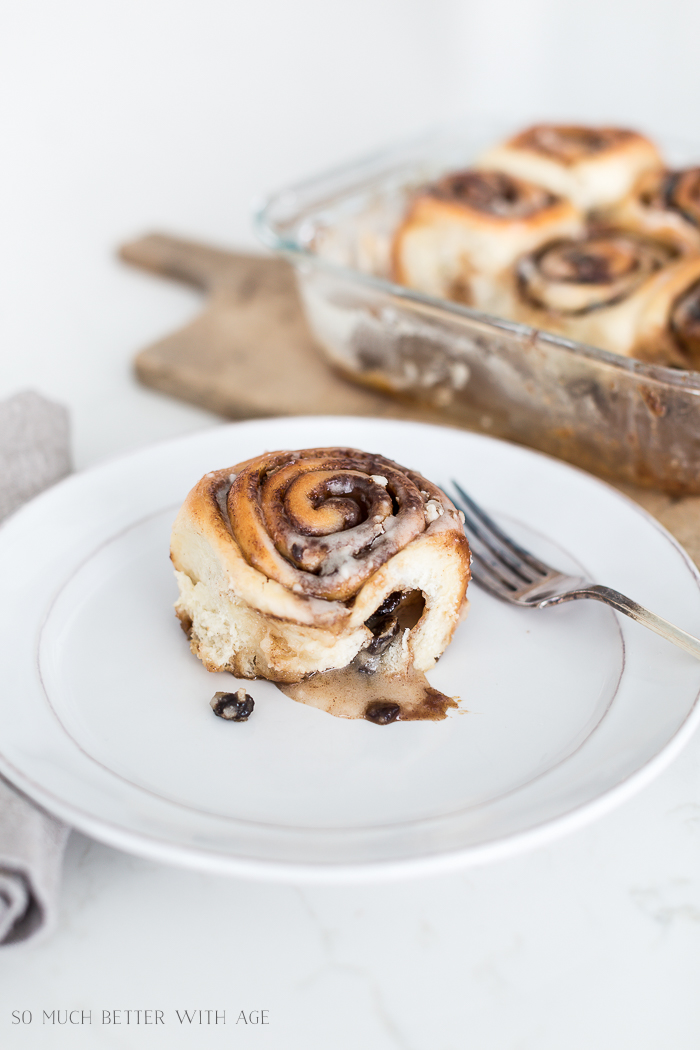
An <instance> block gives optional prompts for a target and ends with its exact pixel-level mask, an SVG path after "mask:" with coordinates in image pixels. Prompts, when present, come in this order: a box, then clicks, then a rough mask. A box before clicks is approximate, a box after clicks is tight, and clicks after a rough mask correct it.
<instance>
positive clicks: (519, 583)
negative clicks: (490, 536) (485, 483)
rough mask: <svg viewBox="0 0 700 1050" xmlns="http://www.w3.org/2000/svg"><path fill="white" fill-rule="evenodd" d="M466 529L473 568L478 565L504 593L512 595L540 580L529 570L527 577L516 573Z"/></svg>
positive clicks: (537, 575) (539, 577)
mask: <svg viewBox="0 0 700 1050" xmlns="http://www.w3.org/2000/svg"><path fill="white" fill-rule="evenodd" d="M465 519H466V515H465ZM466 528H467V529H468V530H469V531H468V535H469V546H470V548H471V552H472V558H473V564H474V566H476V565H477V564H478V566H480V567H481V568H482V569H483V570H484V572H486V573H488V575H489V578H493V579H494V580H495V581H496V582H497V583H498V585H499V586H503V587H504V588H505V590H506V591H508V592H509V593H511V594H512V593H513V592H515V591H519V590H522V588H523V586H524V585H525V586H527V585H528V584H531V583H533V582H536V581H537V580H540V579H541V576H540V575H539V574H536V573H534V571H533V570H529V575H526V574H525V573H524V572H516V571H515V570H514V569H512V568H511V566H510V564H509V563H508V562H507V561H505V560H504V558H502V557H501V556H500V555H497V554H494V553H493V551H492V550H491V549H490V547H487V546H486V544H485V543H484V542H483V540H482V539H481V538H480V537H479V536H477V535H476V534H474V535H472V532H473V530H471V529H470V528H469V524H468V523H467V526H466Z"/></svg>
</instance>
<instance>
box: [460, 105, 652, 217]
mask: <svg viewBox="0 0 700 1050" xmlns="http://www.w3.org/2000/svg"><path fill="white" fill-rule="evenodd" d="M662 166H663V162H662V159H661V156H660V154H659V152H658V150H657V148H656V146H654V144H653V143H652V142H650V141H649V139H647V138H645V137H644V136H643V135H639V134H638V133H637V132H635V131H628V130H626V129H625V128H612V127H584V126H579V125H569V124H536V125H534V126H533V127H531V128H528V129H527V130H526V131H522V132H521V133H520V134H518V135H515V136H514V137H513V138H511V139H509V140H508V141H507V142H504V143H503V144H502V145H500V146H496V147H494V148H493V149H490V150H488V151H487V152H486V153H485V154H484V155H483V156H482V157H481V159H480V161H479V167H482V168H488V169H495V170H496V171H504V172H508V173H509V174H510V175H514V176H516V177H517V178H521V179H529V180H530V181H531V182H534V183H536V184H537V185H539V186H544V187H545V188H546V189H548V190H549V191H550V192H551V193H556V194H558V195H560V196H562V197H566V198H567V199H568V200H570V201H572V202H573V203H574V204H575V205H576V206H577V207H578V208H581V209H582V210H584V211H590V210H592V209H596V208H602V207H605V206H606V205H610V204H612V203H614V202H615V201H618V200H620V199H621V198H622V197H624V196H625V194H626V193H628V192H629V190H630V189H631V187H632V185H633V184H634V183H635V182H636V180H637V179H638V178H639V176H640V175H641V174H642V173H643V172H645V171H649V170H652V169H659V168H661V167H662Z"/></svg>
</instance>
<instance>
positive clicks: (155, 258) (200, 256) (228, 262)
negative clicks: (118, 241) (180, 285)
mask: <svg viewBox="0 0 700 1050" xmlns="http://www.w3.org/2000/svg"><path fill="white" fill-rule="evenodd" d="M119 256H120V258H122V259H123V260H124V261H125V262H128V263H131V264H132V265H134V266H140V267H141V268H142V269H144V270H151V271H152V272H153V273H157V274H161V275H162V276H164V277H172V278H174V279H175V280H177V281H184V282H185V283H186V284H193V285H195V287H197V288H201V289H203V290H204V291H212V290H213V289H214V288H215V287H216V286H217V285H218V284H220V283H221V282H222V281H225V280H226V277H227V275H228V273H229V271H230V269H231V267H232V266H235V265H236V259H235V256H234V257H232V256H231V254H230V253H229V252H226V251H223V250H222V249H220V248H210V247H208V246H207V245H206V244H198V243H197V242H196V241H186V240H181V239H180V238H178V237H169V236H168V235H167V234H163V233H150V234H147V235H146V236H145V237H140V238H138V240H135V241H130V242H129V243H128V244H123V245H122V246H121V248H120V249H119Z"/></svg>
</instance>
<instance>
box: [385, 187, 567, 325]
mask: <svg viewBox="0 0 700 1050" xmlns="http://www.w3.org/2000/svg"><path fill="white" fill-rule="evenodd" d="M582 228H583V224H582V218H581V216H580V215H579V213H578V212H577V210H576V209H575V208H574V207H573V206H572V205H571V204H570V203H569V202H568V201H564V200H562V199H561V198H559V197H556V196H554V195H553V194H552V193H550V192H549V191H548V190H546V189H543V188H542V187H541V186H535V185H533V184H532V183H530V182H526V181H525V180H523V179H519V178H514V177H512V176H510V175H506V174H503V173H502V172H497V171H476V170H468V171H461V172H457V173H455V174H452V175H446V176H445V177H444V178H442V179H440V181H439V182H436V183H435V184H434V185H432V186H429V187H428V188H427V189H426V190H424V191H423V192H422V193H420V194H419V195H418V196H417V197H416V198H415V200H414V201H413V204H412V206H411V208H410V210H409V212H408V215H407V216H406V219H405V221H404V222H403V224H402V225H401V227H400V228H399V230H398V231H397V233H396V236H395V239H394V245H393V267H394V276H395V279H396V280H397V281H398V282H399V283H401V284H405V285H407V286H408V287H409V288H415V289H416V290H417V291H422V292H426V293H427V294H429V295H436V296H439V297H440V298H444V299H453V300H456V301H457V302H463V303H466V304H468V305H470V306H476V307H478V308H480V309H484V310H485V309H488V308H489V306H490V289H491V282H490V280H489V278H490V277H491V276H493V275H494V274H498V273H500V272H502V271H503V270H505V269H506V268H507V267H508V266H510V265H511V264H512V263H513V261H514V260H515V259H517V257H518V256H519V255H522V254H523V253H524V252H527V251H532V249H533V248H536V247H537V245H538V244H542V243H543V241H546V240H550V239H551V238H553V237H564V236H575V235H576V234H578V233H580V232H581V231H582Z"/></svg>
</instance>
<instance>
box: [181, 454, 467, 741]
mask: <svg viewBox="0 0 700 1050" xmlns="http://www.w3.org/2000/svg"><path fill="white" fill-rule="evenodd" d="M171 557H172V560H173V564H174V565H175V569H176V576H177V580H178V585H179V588H180V597H179V599H178V602H177V604H176V612H177V615H178V616H179V618H180V621H181V623H182V625H183V627H184V628H185V629H186V631H187V633H188V636H189V638H190V645H191V649H192V651H193V652H194V653H195V654H196V655H197V656H198V657H199V658H200V659H201V660H202V661H203V663H204V664H205V666H206V667H207V668H208V669H209V670H211V671H230V672H231V673H232V674H234V675H236V676H237V677H239V678H267V679H269V680H271V681H273V682H276V683H280V684H281V685H280V687H281V688H283V689H284V691H285V692H288V693H290V695H293V697H294V699H298V700H302V701H304V702H306V703H311V704H313V705H314V706H316V707H321V708H323V709H324V710H327V711H329V712H330V713H332V714H337V715H341V716H343V717H367V718H369V719H370V720H371V721H375V722H379V723H382V724H383V723H384V722H387V721H394V720H397V719H398V720H407V719H415V718H432V719H435V718H443V717H444V716H445V712H446V710H447V708H448V707H450V706H454V701H452V700H451V699H450V698H448V697H445V696H443V695H442V694H441V693H438V692H437V691H436V690H432V689H431V688H430V686H429V685H428V683H427V682H426V681H425V678H424V676H423V672H424V671H426V670H429V669H430V668H431V667H432V666H433V665H434V663H435V661H436V660H437V658H438V657H439V656H440V654H441V653H442V652H443V650H444V649H445V647H446V646H447V644H448V642H449V641H450V639H451V637H452V633H453V631H454V628H455V626H456V624H457V622H458V620H459V618H460V616H461V615H462V613H463V611H464V609H465V605H466V599H465V595H466V588H467V583H468V580H469V548H468V545H467V541H466V538H465V536H464V530H463V527H462V521H461V520H460V516H459V513H458V512H457V510H456V509H455V508H454V506H453V505H452V503H451V502H450V501H449V499H448V498H447V497H446V496H445V495H444V493H442V492H441V491H440V489H438V488H437V487H436V486H435V485H433V484H432V483H431V482H429V481H427V480H426V479H425V478H423V477H422V476H421V475H420V474H417V473H415V472H414V471H411V470H407V469H406V468H404V467H400V466H399V465H398V464H396V463H394V462H392V461H391V460H388V459H385V458H384V457H383V456H378V455H371V454H369V453H366V452H360V451H358V450H356V449H344V448H321V449H306V450H302V451H298V452H286V451H284V452H272V453H267V454H265V455H263V456H259V457H257V458H256V459H252V460H248V461H246V462H244V463H240V464H238V465H237V466H235V467H232V468H227V469H225V470H218V471H214V472H213V473H211V474H207V475H206V476H205V477H204V478H202V480H201V481H200V482H199V483H198V484H197V485H196V486H195V487H194V489H193V490H192V491H191V492H190V494H189V496H188V497H187V499H186V501H185V503H184V505H183V507H182V509H181V510H180V513H179V514H178V517H177V519H176V521H175V524H174V526H173V533H172V543H171Z"/></svg>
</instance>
